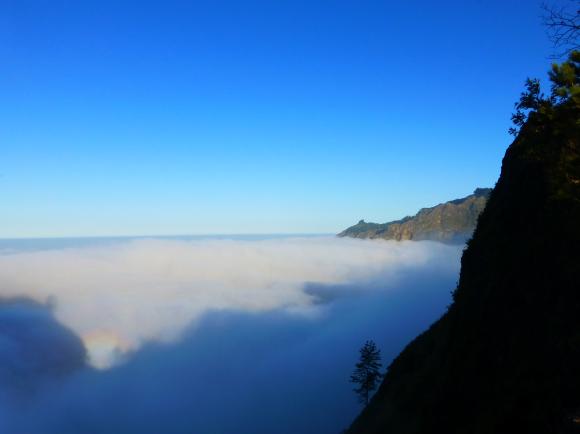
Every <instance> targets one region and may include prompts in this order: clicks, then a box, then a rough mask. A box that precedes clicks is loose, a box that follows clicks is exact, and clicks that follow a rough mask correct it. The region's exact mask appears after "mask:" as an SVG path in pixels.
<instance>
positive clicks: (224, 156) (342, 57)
mask: <svg viewBox="0 0 580 434" xmlns="http://www.w3.org/2000/svg"><path fill="white" fill-rule="evenodd" d="M539 3H540V2H539V1H537V2H536V1H535V0H462V1H459V0H457V1H443V2H432V1H428V0H408V1H385V0H383V1H364V0H362V1H361V0H357V1H340V0H333V1H330V0H328V1H326V0H320V1H315V0H310V1H301V0H293V1H286V0H276V1H225V0H217V1H207V2H196V1H191V0H190V1H175V0H165V1H163V2H161V1H143V0H141V1H82V2H78V1H59V0H53V1H40V0H38V1H27V0H18V1H16V0H8V1H6V0H4V1H2V2H0V94H1V95H2V99H1V103H0V198H1V200H2V210H1V213H0V237H36V236H94V235H140V234H211V233H274V232H275V233H293V232H296V233H321V232H337V231H339V230H342V229H343V228H344V227H346V226H349V225H350V224H352V223H355V222H356V221H358V220H359V219H361V218H364V219H366V220H367V221H380V222H383V221H388V220H392V219H395V218H400V217H402V216H404V215H407V214H413V213H415V212H416V211H417V210H418V209H419V208H421V207H424V206H430V205H434V204H436V203H439V202H442V201H445V200H449V199H453V198H456V197H461V196H464V195H467V194H469V193H470V192H471V191H472V190H473V189H474V188H476V187H487V186H493V184H494V183H495V181H496V179H497V176H498V175H499V170H500V165H501V158H502V156H503V153H504V151H505V149H506V147H507V146H508V145H509V143H510V136H509V135H508V134H507V132H506V131H507V128H508V127H509V124H510V121H509V118H510V113H511V111H512V108H513V103H514V101H515V100H516V99H517V98H518V96H519V93H520V91H521V90H522V83H523V81H524V79H525V78H526V77H527V76H538V77H541V78H543V77H545V71H546V70H547V68H548V66H549V60H548V59H547V58H548V56H549V55H550V53H551V47H550V44H549V41H548V40H547V38H546V36H545V33H544V30H543V28H542V26H541V23H540V18H539V16H540V13H541V11H540V8H539Z"/></svg>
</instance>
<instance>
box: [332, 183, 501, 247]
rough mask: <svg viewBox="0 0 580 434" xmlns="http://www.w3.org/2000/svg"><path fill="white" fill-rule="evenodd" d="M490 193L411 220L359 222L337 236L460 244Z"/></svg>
mask: <svg viewBox="0 0 580 434" xmlns="http://www.w3.org/2000/svg"><path fill="white" fill-rule="evenodd" d="M490 193H491V188H476V189H475V191H474V192H473V194H470V195H469V196H466V197H463V198H460V199H454V200H450V201H447V202H444V203H440V204H438V205H435V206H432V207H428V208H421V209H420V210H419V211H418V212H417V214H415V215H414V216H407V217H404V218H402V219H400V220H394V221H391V222H388V223H371V222H369V223H367V222H365V221H364V220H360V221H359V222H358V223H357V224H356V225H353V226H351V227H349V228H347V229H345V230H344V231H342V232H341V233H339V234H338V236H339V237H352V238H370V239H377V238H380V239H385V240H396V241H403V240H415V241H420V240H431V241H440V242H444V243H449V244H462V243H464V242H465V241H466V240H467V239H468V238H469V237H470V236H471V234H472V233H473V230H474V229H475V225H476V224H477V218H478V217H479V214H481V212H482V211H483V209H484V208H485V205H486V203H487V199H488V198H489V195H490Z"/></svg>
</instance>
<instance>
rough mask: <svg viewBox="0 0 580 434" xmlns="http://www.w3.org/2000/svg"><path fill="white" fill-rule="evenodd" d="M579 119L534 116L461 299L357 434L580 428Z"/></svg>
mask: <svg viewBox="0 0 580 434" xmlns="http://www.w3.org/2000/svg"><path fill="white" fill-rule="evenodd" d="M547 119H549V121H547ZM578 119H579V110H578V104H577V102H574V101H573V100H570V103H568V104H562V105H560V106H555V108H554V110H553V112H550V117H549V118H548V117H543V116H533V115H531V116H530V119H529V121H528V122H527V124H526V125H525V126H524V127H523V129H522V131H521V132H520V134H519V136H518V138H517V139H516V140H515V141H514V143H513V144H512V145H511V146H510V147H509V149H508V150H507V152H506V155H505V157H504V160H503V165H502V172H501V176H500V178H499V181H498V183H497V185H496V187H495V189H494V190H493V192H492V194H491V197H490V199H489V202H488V204H487V206H486V208H485V210H484V211H483V213H482V214H481V216H480V218H479V222H478V226H477V228H476V230H475V233H474V236H473V238H472V240H471V241H470V242H469V243H468V247H467V249H466V251H465V252H464V255H463V258H462V268H461V276H460V281H459V284H458V288H457V290H456V292H455V294H454V300H455V301H454V303H453V304H452V306H451V307H450V309H449V311H448V312H447V313H446V314H445V315H444V316H443V317H442V318H441V319H440V320H439V321H438V322H436V323H435V324H433V325H432V326H431V328H430V329H429V330H428V331H426V332H425V333H423V334H422V335H421V336H419V337H418V338H416V339H415V340H414V341H413V342H412V343H411V344H410V345H408V347H407V348H406V349H405V350H404V351H403V352H402V353H401V354H400V355H399V356H398V358H396V359H395V361H394V362H393V363H392V365H391V366H390V367H389V370H388V373H387V375H386V377H385V379H384V382H383V384H382V385H381V387H380V389H379V390H378V392H377V394H376V395H375V397H374V399H373V400H372V402H371V404H370V405H369V406H368V407H367V408H366V409H365V410H364V411H363V412H362V414H361V415H360V416H359V418H358V419H357V420H355V422H354V423H353V425H352V426H351V428H350V429H349V431H348V432H349V433H350V434H362V433H364V434H373V433H385V432H390V433H396V434H410V433H417V434H418V433H421V434H429V433H447V434H451V433H471V434H477V433H490V434H491V433H495V434H497V433H500V434H501V433H506V434H507V433H516V432H525V433H567V432H578V431H579V428H580V424H579V423H578V420H579V418H580V155H579V152H580V149H579V143H578V142H579V138H580V127H579V123H578Z"/></svg>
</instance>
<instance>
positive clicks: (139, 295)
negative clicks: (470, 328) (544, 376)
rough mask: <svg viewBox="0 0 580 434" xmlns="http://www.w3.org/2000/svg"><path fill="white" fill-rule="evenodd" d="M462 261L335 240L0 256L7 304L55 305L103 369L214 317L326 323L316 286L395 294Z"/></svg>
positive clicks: (147, 243)
mask: <svg viewBox="0 0 580 434" xmlns="http://www.w3.org/2000/svg"><path fill="white" fill-rule="evenodd" d="M459 254H460V248H459V247H451V246H445V245H443V244H438V243H429V242H422V243H416V242H403V243H396V242H385V241H362V240H353V239H338V238H334V237H316V238H308V237H305V238H278V239H267V240H246V241H243V240H211V239H206V240H192V241H191V240H190V241H184V240H170V239H141V240H129V241H119V242H116V243H112V244H109V245H96V246H85V247H78V248H74V247H72V248H64V249H60V250H58V249H57V250H45V251H32V252H30V251H28V252H20V253H18V252H16V253H14V252H11V253H8V254H3V255H0V296H3V297H13V296H26V297H29V298H32V299H35V300H37V301H40V302H46V301H47V300H48V301H49V302H50V303H51V304H53V305H54V309H55V315H56V317H57V319H58V320H59V321H60V322H61V323H63V324H64V325H66V326H68V327H70V328H71V329H72V330H73V331H74V332H75V333H77V334H78V335H79V336H80V337H81V338H82V339H83V341H84V343H85V346H86V347H87V349H88V351H89V357H90V362H91V363H92V364H93V365H94V366H96V367H101V368H106V367H109V366H111V365H113V364H114V363H115V362H116V361H118V360H120V359H122V358H123V356H128V355H130V354H131V353H132V352H134V351H137V350H138V349H139V348H140V347H141V346H142V345H143V344H144V343H146V342H150V341H153V342H168V341H176V340H177V339H178V338H179V337H180V334H181V333H182V332H183V331H184V330H185V329H186V328H187V327H190V328H191V327H192V326H193V327H195V324H196V323H197V322H198V321H199V320H200V319H201V318H202V317H203V315H204V314H207V313H208V312H214V311H237V312H246V313H252V312H254V313H258V312H268V311H274V310H280V309H283V310H285V311H286V312H289V313H291V314H292V315H298V316H300V315H307V316H311V315H319V314H320V309H319V306H320V304H321V303H320V302H321V298H320V295H317V294H316V293H313V292H312V291H309V290H308V288H309V285H310V286H311V285H313V284H314V285H325V286H333V285H334V286H336V285H350V286H351V287H353V288H355V290H356V288H357V285H360V287H361V288H362V287H365V288H367V289H368V286H369V284H370V283H372V282H380V287H381V289H380V290H381V291H385V290H387V291H388V290H389V289H392V288H396V287H397V285H398V284H399V281H400V279H401V278H402V276H404V275H407V276H408V275H412V274H413V270H421V272H422V273H425V272H429V271H428V270H432V271H433V272H437V273H443V274H448V275H454V274H455V273H456V271H457V269H458V258H459ZM371 286H372V285H371ZM449 289H451V288H449ZM327 296H328V294H327Z"/></svg>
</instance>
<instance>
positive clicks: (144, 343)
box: [0, 237, 461, 434]
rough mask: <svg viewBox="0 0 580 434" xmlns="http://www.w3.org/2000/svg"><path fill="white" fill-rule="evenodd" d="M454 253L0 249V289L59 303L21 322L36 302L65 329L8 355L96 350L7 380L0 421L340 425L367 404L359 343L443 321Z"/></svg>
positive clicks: (324, 245) (17, 359)
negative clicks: (356, 374) (356, 368)
mask: <svg viewBox="0 0 580 434" xmlns="http://www.w3.org/2000/svg"><path fill="white" fill-rule="evenodd" d="M460 253H461V248H460V247H452V246H446V245H442V244H438V243H430V242H406V243H394V242H383V241H361V240H351V239H336V238H330V237H320V238H318V237H316V238H314V237H313V238H280V239H267V240H245V241H244V240H211V239H209V240H193V241H183V240H166V239H141V240H128V241H123V242H115V243H111V244H109V245H98V246H84V247H68V248H64V249H53V250H45V251H26V252H11V253H9V254H4V255H0V295H1V296H3V297H17V296H19V297H22V296H24V297H28V298H30V299H32V300H36V301H37V302H40V303H45V302H46V301H47V300H49V301H50V302H49V306H42V305H40V304H36V303H33V302H27V303H24V304H20V305H18V306H19V307H18V309H20V312H21V314H19V315H22V316H21V317H22V320H21V321H20V322H19V323H18V324H17V325H16V326H15V327H20V328H21V329H22V328H24V329H25V330H26V327H27V326H30V328H32V329H34V324H35V322H34V321H32V320H30V318H29V316H30V315H29V314H28V313H27V312H29V311H35V312H37V313H38V312H42V309H44V313H42V315H44V316H42V315H40V316H41V317H42V318H44V319H43V321H44V323H45V329H47V330H49V329H51V327H52V329H54V330H56V331H55V332H54V333H53V334H52V336H53V341H50V340H45V339H44V338H42V337H41V338H39V339H37V340H36V341H35V340H32V341H31V342H32V343H31V344H30V345H31V346H30V348H31V349H30V350H27V352H22V351H14V352H11V351H10V348H11V347H10V345H8V346H6V349H4V350H2V346H0V357H1V358H3V359H5V360H7V361H9V362H11V363H23V364H26V363H29V362H28V361H27V360H25V359H26V357H28V358H31V359H32V360H36V361H37V362H38V361H39V360H43V359H44V355H46V354H50V353H51V352H52V353H54V351H64V350H63V348H68V349H69V350H68V351H69V352H70V354H71V357H78V354H82V351H84V348H83V344H84V347H86V349H87V351H88V354H89V362H90V364H89V365H87V366H81V367H78V366H77V365H71V366H73V367H74V369H72V368H71V369H69V370H66V372H65V374H63V373H62V372H61V371H58V375H57V374H54V375H53V373H52V371H50V370H48V371H47V372H48V373H47V374H46V375H45V377H46V376H48V377H50V378H51V380H50V381H42V382H39V385H38V387H37V388H36V389H35V390H34V392H32V393H30V394H29V396H27V397H26V398H23V399H19V400H17V401H15V400H14V399H13V396H12V395H11V394H12V393H13V392H11V390H10V388H9V387H7V386H5V385H3V386H2V387H3V390H4V392H3V394H2V395H1V396H3V397H4V400H3V401H0V403H3V404H4V405H3V406H2V408H3V409H4V413H5V414H0V416H3V417H2V418H1V419H2V420H3V421H4V422H3V423H5V424H6V428H10V429H17V430H18V431H20V432H24V431H25V432H29V433H32V434H44V433H47V434H52V433H54V434H57V433H59V434H69V433H70V434H72V433H78V432H83V433H93V432H94V433H111V432H120V433H149V432H151V433H158V432H166V433H186V432H187V433H191V432H196V433H200V434H203V433H208V434H210V433H211V434H214V433H233V432H235V433H237V434H243V433H248V434H260V433H264V434H266V433H295V432H301V433H310V432H312V433H314V432H316V433H326V432H328V433H336V432H340V430H341V429H342V428H344V427H345V424H348V421H349V420H350V419H351V418H352V417H353V416H354V414H356V412H357V410H358V406H357V403H356V399H354V396H353V395H352V392H351V386H350V385H349V384H348V376H349V374H350V371H351V369H352V366H353V364H354V362H355V360H356V357H357V350H358V348H359V347H360V344H361V343H362V342H364V340H366V339H371V338H372V339H375V340H376V341H377V343H378V344H379V346H380V347H381V348H382V350H383V357H384V360H385V361H389V360H390V359H392V357H394V356H395V355H396V354H397V352H398V351H400V350H401V349H402V347H403V346H404V345H405V343H407V342H408V341H409V339H411V338H412V337H413V336H416V335H417V334H418V333H419V332H420V331H421V330H423V329H424V328H425V327H427V326H428V324H429V323H430V322H432V321H433V320H434V319H436V318H437V317H438V316H439V315H440V314H441V313H442V312H443V311H444V309H445V306H446V305H447V304H448V303H449V298H450V297H449V292H450V290H451V289H452V288H453V286H454V283H455V280H456V278H457V272H458V269H459V256H460ZM10 306H12V307H11V309H12V310H14V309H15V307H14V306H15V304H14V302H6V303H4V304H2V305H0V313H4V314H5V313H6V312H8V311H7V309H8V307H10ZM14 315H15V314H13V315H12V316H13V317H14ZM27 315H28V316H27ZM52 315H54V318H52V323H51V324H52V325H51V327H47V326H46V324H48V323H49V319H50V318H51V316H52ZM17 316H18V315H17ZM37 316H39V315H38V314H37ZM0 324H2V316H0ZM75 334H76V335H78V336H79V337H80V339H82V344H81V341H80V339H78V338H77V340H78V342H76V341H74V335H75ZM71 336H73V338H71ZM59 339H61V340H62V343H59V342H60V341H59ZM37 341H40V342H37ZM65 342H66V345H65ZM41 343H42V345H40V344H41ZM47 345H49V346H51V345H52V348H47V347H46V346H47ZM71 348H72V349H71ZM35 349H37V350H38V351H37V352H35V351H34V350H35ZM79 351H80V352H81V353H79ZM23 354H24V356H23ZM26 354H28V356H26ZM39 354H43V356H42V358H39V356H38V355H39ZM63 354H68V353H63ZM73 355H74V356H73ZM59 363H60V362H59ZM63 363H64V362H63ZM95 367H97V368H100V370H96V369H94V368H95ZM0 428H2V426H0Z"/></svg>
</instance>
